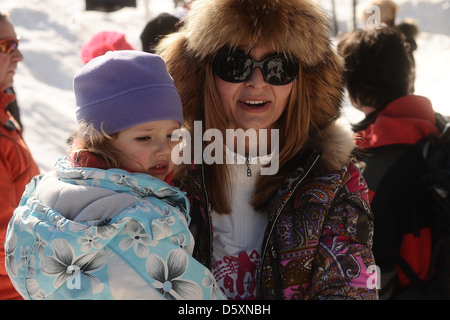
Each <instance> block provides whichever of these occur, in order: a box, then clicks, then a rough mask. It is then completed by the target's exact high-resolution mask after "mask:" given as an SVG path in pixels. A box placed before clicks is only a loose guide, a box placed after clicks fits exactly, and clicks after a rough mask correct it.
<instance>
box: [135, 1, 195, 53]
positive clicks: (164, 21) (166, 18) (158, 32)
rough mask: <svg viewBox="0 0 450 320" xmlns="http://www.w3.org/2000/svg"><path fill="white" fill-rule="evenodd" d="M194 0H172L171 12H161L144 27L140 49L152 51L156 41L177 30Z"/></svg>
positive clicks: (156, 43)
mask: <svg viewBox="0 0 450 320" xmlns="http://www.w3.org/2000/svg"><path fill="white" fill-rule="evenodd" d="M192 2H194V0H187V1H186V0H174V6H175V8H174V10H173V11H172V12H170V13H169V12H162V13H160V14H159V15H158V16H156V17H155V18H153V19H152V20H150V21H149V22H148V23H147V24H146V25H145V27H144V30H142V33H141V36H140V38H141V43H142V50H143V51H144V52H150V53H154V52H155V48H156V46H157V45H158V42H159V41H160V40H161V39H162V38H163V37H164V36H166V35H168V34H170V33H172V32H175V31H177V30H178V28H179V27H180V25H181V24H182V19H183V17H184V16H185V15H186V13H187V12H188V10H189V9H190V7H191V5H192Z"/></svg>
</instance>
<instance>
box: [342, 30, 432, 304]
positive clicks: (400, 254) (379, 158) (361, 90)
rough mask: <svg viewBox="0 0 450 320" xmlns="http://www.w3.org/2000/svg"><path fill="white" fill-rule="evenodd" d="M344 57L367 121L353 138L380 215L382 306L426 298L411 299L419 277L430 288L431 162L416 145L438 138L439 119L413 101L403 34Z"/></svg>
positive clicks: (355, 100) (372, 37)
mask: <svg viewBox="0 0 450 320" xmlns="http://www.w3.org/2000/svg"><path fill="white" fill-rule="evenodd" d="M338 51H339V53H340V54H341V55H342V56H343V57H344V59H345V72H344V74H345V82H346V87H347V90H348V93H349V97H350V100H351V102H352V104H353V105H354V106H355V107H356V108H357V109H359V110H361V111H362V112H364V113H365V115H366V116H365V118H364V119H363V120H362V121H361V122H359V123H357V124H355V125H353V130H354V132H355V142H356V144H357V145H358V146H359V147H360V148H362V150H363V152H364V159H363V161H364V162H365V169H364V177H365V179H366V182H367V184H368V187H369V201H370V204H371V207H372V210H373V212H374V230H376V231H375V234H374V243H373V252H374V255H375V261H376V263H377V265H378V266H379V267H380V269H381V290H380V291H379V293H380V299H394V298H396V299H399V298H401V297H405V298H408V299H416V298H421V297H420V296H415V293H414V295H409V294H411V293H412V292H413V290H412V288H413V287H412V283H413V281H415V280H416V279H417V278H415V276H417V277H418V278H419V279H420V281H428V280H429V275H428V271H429V268H430V261H431V250H432V234H431V228H430V226H431V220H430V218H431V217H430V214H429V211H430V209H429V207H430V203H431V202H430V201H431V200H430V198H429V195H428V193H427V191H426V187H425V185H424V184H423V183H422V174H423V172H424V170H425V164H424V159H423V158H422V156H421V154H420V153H419V152H418V151H417V150H416V149H415V148H414V144H415V143H416V142H418V141H419V140H421V139H423V138H425V137H427V136H429V135H430V134H438V128H437V127H436V124H435V112H434V110H433V107H432V104H431V102H430V100H429V99H428V98H426V97H423V96H418V95H413V94H410V92H411V91H410V88H411V86H412V83H411V81H413V80H412V78H411V77H410V75H411V72H412V70H413V69H412V67H413V64H412V61H411V59H410V56H409V52H408V45H407V42H406V41H405V36H404V35H403V34H402V33H401V32H400V31H399V30H398V29H395V28H393V27H386V28H381V29H379V30H358V31H355V32H353V33H351V34H347V35H346V36H345V37H344V38H343V39H342V40H341V41H340V43H339V45H338ZM405 265H408V266H409V267H410V268H411V269H412V271H413V273H414V274H415V276H414V277H412V276H411V275H410V273H409V272H408V271H405V270H406V269H405V268H408V267H404V266H405ZM408 270H409V268H408ZM411 277H412V278H414V279H411ZM406 289H407V291H405V290H406ZM407 293H408V296H406V294H407Z"/></svg>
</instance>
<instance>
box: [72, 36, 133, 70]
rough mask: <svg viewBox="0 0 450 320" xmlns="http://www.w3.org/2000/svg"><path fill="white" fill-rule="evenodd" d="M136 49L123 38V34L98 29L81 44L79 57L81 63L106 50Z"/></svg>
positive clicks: (100, 54)
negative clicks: (98, 30)
mask: <svg viewBox="0 0 450 320" xmlns="http://www.w3.org/2000/svg"><path fill="white" fill-rule="evenodd" d="M115 50H136V49H135V48H134V47H133V46H132V45H131V44H129V43H128V41H127V40H126V38H125V34H123V33H119V32H116V31H100V32H98V33H96V34H94V36H92V38H91V39H89V41H87V42H85V43H84V44H83V45H82V46H81V50H80V57H81V61H82V62H83V63H85V64H86V63H88V62H89V61H91V60H92V59H94V58H95V57H98V56H102V55H104V54H105V53H106V52H108V51H115Z"/></svg>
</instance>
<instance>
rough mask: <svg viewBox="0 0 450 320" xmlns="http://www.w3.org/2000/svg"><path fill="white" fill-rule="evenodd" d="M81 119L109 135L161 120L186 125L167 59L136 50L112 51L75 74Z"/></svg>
mask: <svg viewBox="0 0 450 320" xmlns="http://www.w3.org/2000/svg"><path fill="white" fill-rule="evenodd" d="M73 87H74V92H75V100H76V105H77V110H76V114H77V120H78V121H79V122H80V121H84V122H87V123H92V124H93V125H94V127H95V128H96V129H97V130H99V131H104V132H106V133H107V134H111V133H115V132H119V131H122V130H125V129H127V128H130V127H132V126H135V125H138V124H141V123H145V122H149V121H159V120H176V121H178V122H179V123H180V125H182V124H183V122H184V120H183V109H182V106H181V100H180V96H179V95H178V92H177V89H176V88H175V86H174V83H173V80H172V78H171V76H170V75H169V74H168V73H167V69H166V65H165V62H164V60H163V59H162V58H161V57H160V56H157V55H154V54H151V53H147V52H141V51H136V50H122V51H109V52H107V53H106V54H104V55H102V56H100V57H97V58H94V59H92V60H91V61H89V62H88V63H87V64H86V65H85V66H84V67H83V68H82V69H81V70H80V71H79V72H78V73H77V74H76V75H75V77H74V79H73Z"/></svg>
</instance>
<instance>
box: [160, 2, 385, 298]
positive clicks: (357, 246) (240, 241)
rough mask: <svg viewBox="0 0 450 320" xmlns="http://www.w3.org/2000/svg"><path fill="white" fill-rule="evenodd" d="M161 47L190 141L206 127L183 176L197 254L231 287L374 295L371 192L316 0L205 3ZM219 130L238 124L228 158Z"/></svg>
mask: <svg viewBox="0 0 450 320" xmlns="http://www.w3.org/2000/svg"><path fill="white" fill-rule="evenodd" d="M158 52H159V53H160V54H161V55H162V56H163V57H164V58H165V60H166V62H167V66H168V70H169V72H170V73H171V74H172V76H173V77H174V80H175V84H176V86H177V88H178V89H179V91H180V95H181V99H182V102H183V106H184V115H185V121H186V122H185V123H186V125H187V129H188V130H189V131H190V133H191V137H192V135H194V138H193V139H191V141H194V142H196V141H198V137H197V136H196V134H197V135H198V134H199V131H200V130H199V124H201V125H202V126H203V128H202V130H203V131H200V133H201V134H203V141H204V142H205V143H204V146H203V149H202V150H201V151H203V154H201V155H199V150H198V148H197V147H196V146H195V145H194V147H193V148H192V149H191V150H193V157H194V160H195V159H198V158H199V156H202V157H203V160H205V161H204V163H203V164H197V163H198V161H194V163H193V164H192V165H191V164H186V165H185V166H184V169H185V170H183V171H182V172H178V173H177V174H176V180H177V181H178V182H179V185H180V187H181V188H182V189H184V190H185V191H187V193H188V195H189V196H190V199H191V210H192V211H191V216H192V223H191V231H192V232H193V234H194V237H195V238H196V247H195V249H194V256H196V257H197V259H199V260H200V261H201V262H203V263H204V264H205V265H206V266H208V267H209V268H211V270H212V271H213V274H214V275H215V278H216V280H217V282H218V284H219V286H221V288H222V290H223V291H224V293H225V295H226V296H227V297H228V298H230V299H332V298H339V299H342V298H344V299H375V298H376V297H377V291H376V289H375V288H374V286H372V285H369V287H370V288H368V283H369V282H370V280H371V278H370V276H372V274H371V273H370V272H367V268H369V266H372V265H374V264H375V262H374V260H373V255H372V252H371V243H372V232H373V229H372V215H371V212H370V209H369V206H368V203H367V198H366V191H367V189H366V185H365V183H364V180H363V178H362V176H361V175H360V173H359V171H358V170H357V169H356V167H355V163H354V162H353V161H352V151H353V148H354V145H353V142H352V139H351V135H350V134H349V133H348V132H346V131H345V130H343V129H342V128H341V127H340V126H338V125H337V124H336V119H337V118H338V116H339V113H340V103H341V97H342V86H341V80H342V79H341V71H342V64H341V61H340V60H339V58H338V56H337V55H336V53H335V52H334V51H333V50H332V49H331V42H330V39H329V29H328V24H327V20H326V15H325V14H324V13H323V12H322V10H321V9H320V8H319V7H317V5H316V4H315V2H313V1H306V0H286V1H273V0H264V1H242V0H241V1H239V0H198V1H195V2H194V5H193V7H192V8H191V10H190V11H189V13H188V15H187V17H186V19H185V20H184V24H183V27H182V28H181V29H180V30H179V32H177V33H174V34H172V35H170V36H168V37H166V38H165V39H164V40H163V41H162V42H161V43H160V46H159V51H158ZM255 66H258V68H256V67H255ZM252 67H253V68H252ZM209 129H216V130H218V131H219V132H221V133H222V135H223V137H226V136H227V134H229V133H230V130H231V133H235V134H234V136H233V137H232V139H231V140H232V141H231V142H230V141H229V140H230V139H228V141H226V144H225V143H224V144H225V145H226V146H224V147H223V149H224V150H223V152H224V156H223V158H222V159H223V161H222V163H219V162H220V161H210V160H211V158H214V159H219V160H220V159H221V157H220V153H221V152H222V150H219V149H218V148H215V150H214V152H212V151H211V149H212V148H211V145H215V146H217V144H218V142H217V141H218V140H219V139H218V136H217V135H215V139H214V141H212V142H211V143H210V144H207V143H206V142H208V141H209V140H212V139H210V136H208V135H207V133H208V131H207V130H209ZM240 129H241V130H242V131H243V132H245V133H248V136H249V137H250V138H249V139H248V140H244V139H239V138H240V136H239V135H238V134H237V133H238V132H239V130H240ZM252 130H254V131H252ZM242 131H240V132H242ZM251 132H254V133H255V134H256V138H255V136H251V134H250V133H251ZM277 136H278V138H279V139H276V138H277ZM244 138H245V137H244ZM200 139H202V137H200ZM255 140H256V141H255ZM223 141H224V142H225V139H224V140H223ZM233 142H236V143H233ZM230 145H233V146H232V147H230ZM255 149H256V150H257V151H258V152H255ZM265 150H269V152H264V151H265ZM270 151H272V153H271V152H270ZM200 153H201V152H200ZM213 153H214V155H213ZM209 155H211V158H209ZM206 160H208V161H206ZM224 163H225V164H224ZM240 163H241V164H240ZM268 166H270V167H271V168H275V169H277V170H267V171H270V172H269V174H267V171H264V169H271V168H267V167H268ZM213 230H214V231H213ZM369 270H370V269H369ZM371 288H372V289H371Z"/></svg>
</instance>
